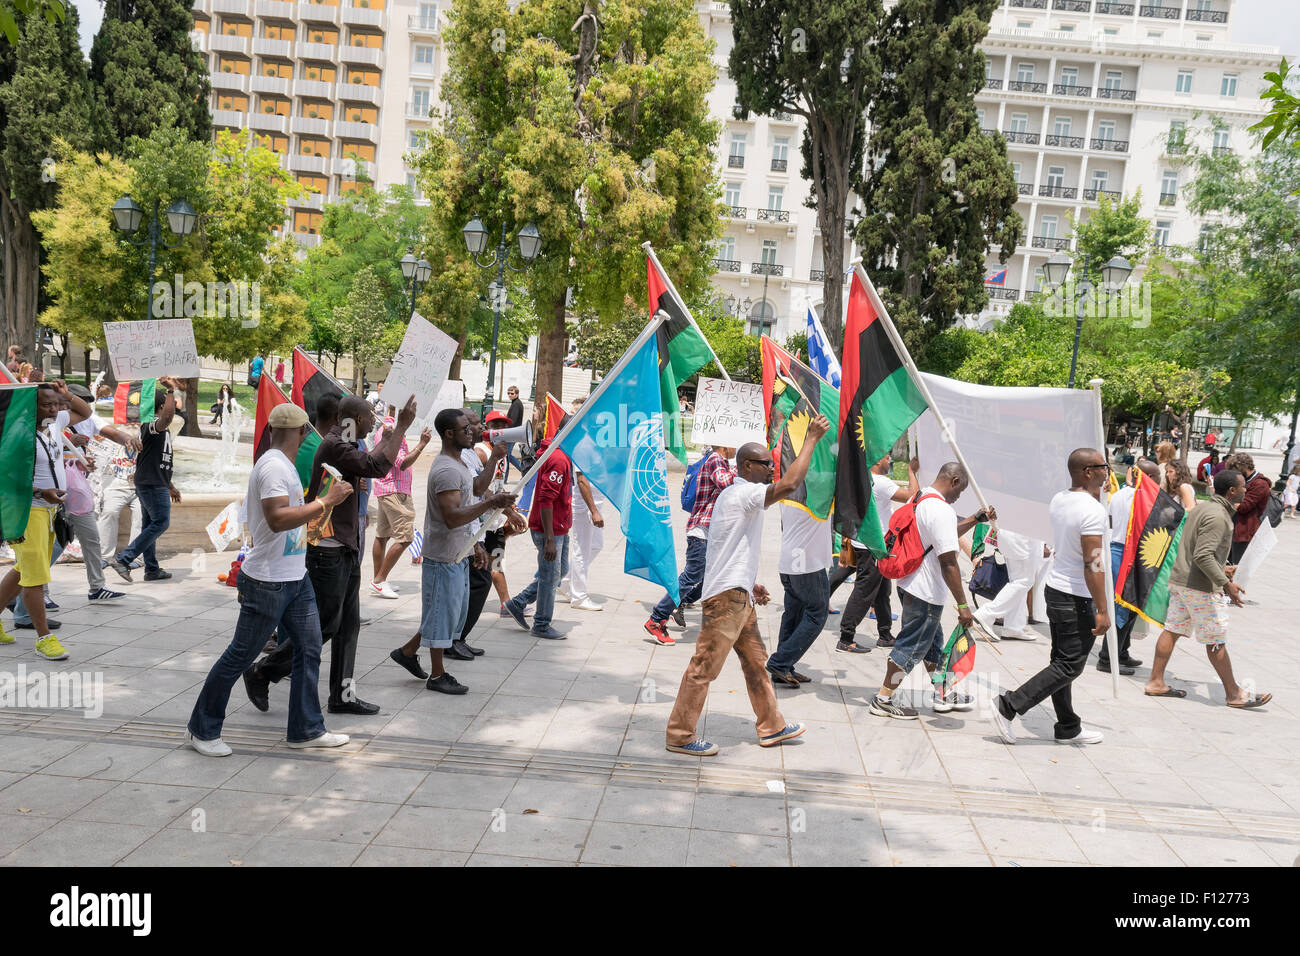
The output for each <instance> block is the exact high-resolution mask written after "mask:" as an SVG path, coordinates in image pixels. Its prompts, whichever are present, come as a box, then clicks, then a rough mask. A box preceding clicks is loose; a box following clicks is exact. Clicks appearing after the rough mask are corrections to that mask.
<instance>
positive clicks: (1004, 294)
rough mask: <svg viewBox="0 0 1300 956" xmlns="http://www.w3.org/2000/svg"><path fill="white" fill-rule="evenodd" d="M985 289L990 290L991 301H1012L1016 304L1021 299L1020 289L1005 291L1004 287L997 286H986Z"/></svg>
mask: <svg viewBox="0 0 1300 956" xmlns="http://www.w3.org/2000/svg"><path fill="white" fill-rule="evenodd" d="M985 288H987V289H988V290H989V298H990V299H1010V300H1011V301H1013V302H1014V301H1016V300H1017V299H1019V298H1020V290H1019V289H1004V288H1003V287H1002V286H996V285H991V286H985Z"/></svg>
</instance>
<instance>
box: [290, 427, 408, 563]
mask: <svg viewBox="0 0 1300 956" xmlns="http://www.w3.org/2000/svg"><path fill="white" fill-rule="evenodd" d="M326 464H328V465H333V466H334V467H335V468H337V469H338V470H339V473H340V474H341V475H343V480H344V481H346V482H347V483H348V484H350V485H351V486H352V494H351V495H350V496H349V497H348V498H347V499H346V500H345V501H344V502H343V503H342V504H340V505H339V506H338V507H337V508H335V509H334V510H333V512H331V514H330V523H331V524H332V525H333V526H334V540H335V541H337V542H339V544H342V545H344V546H345V547H349V548H351V549H352V550H353V551H356V550H358V548H359V547H360V539H361V534H360V531H359V530H358V529H359V526H360V524H361V521H360V516H361V479H362V478H382V477H384V475H386V474H388V473H389V472H390V471H392V470H393V463H392V462H391V461H389V460H388V459H387V458H385V457H384V456H383V455H381V454H380V453H379V452H377V451H372V452H367V451H362V450H361V449H360V448H358V447H357V444H356V442H354V441H348V440H345V439H344V438H343V426H342V425H335V426H334V427H333V428H331V429H330V430H329V433H328V434H327V435H326V436H325V437H324V438H322V439H321V443H320V447H319V448H317V449H316V457H315V458H314V459H312V466H311V484H310V485H309V486H308V487H307V497H306V500H307V501H315V500H316V495H317V493H319V491H320V478H321V465H326ZM309 547H310V546H309Z"/></svg>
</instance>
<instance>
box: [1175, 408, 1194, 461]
mask: <svg viewBox="0 0 1300 956" xmlns="http://www.w3.org/2000/svg"><path fill="white" fill-rule="evenodd" d="M1191 417H1192V413H1191V412H1189V411H1185V412H1183V413H1182V414H1181V415H1179V416H1178V431H1179V432H1181V433H1182V440H1181V441H1180V442H1179V443H1178V460H1179V461H1181V462H1182V463H1183V464H1184V465H1185V464H1187V454H1188V452H1190V451H1191V450H1192V434H1191V432H1190V431H1189V430H1188V425H1189V424H1190V419H1191Z"/></svg>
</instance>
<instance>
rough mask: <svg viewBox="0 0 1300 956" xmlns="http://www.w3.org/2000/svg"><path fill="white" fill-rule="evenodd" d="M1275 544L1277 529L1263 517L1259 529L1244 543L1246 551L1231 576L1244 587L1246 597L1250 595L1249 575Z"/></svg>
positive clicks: (1261, 562) (1262, 561) (1257, 567)
mask: <svg viewBox="0 0 1300 956" xmlns="http://www.w3.org/2000/svg"><path fill="white" fill-rule="evenodd" d="M1275 544H1277V531H1275V530H1274V528H1273V526H1272V525H1271V524H1269V523H1268V519H1267V518H1265V519H1264V520H1263V521H1261V522H1260V523H1259V530H1258V531H1256V532H1255V536H1254V537H1253V538H1251V539H1250V544H1248V545H1246V552H1245V553H1244V554H1243V555H1242V556H1241V560H1240V561H1238V562H1237V570H1236V571H1235V572H1234V573H1233V577H1232V579H1233V580H1234V581H1236V582H1237V583H1238V584H1240V585H1241V586H1242V587H1243V588H1246V596H1247V597H1249V596H1250V579H1251V576H1252V575H1254V573H1255V572H1256V571H1258V570H1259V566H1260V565H1261V564H1263V563H1264V559H1265V558H1267V557H1268V553H1269V552H1270V551H1272V550H1273V546H1274V545H1275Z"/></svg>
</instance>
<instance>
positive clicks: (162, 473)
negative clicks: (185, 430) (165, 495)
mask: <svg viewBox="0 0 1300 956" xmlns="http://www.w3.org/2000/svg"><path fill="white" fill-rule="evenodd" d="M157 424H158V423H157V422H149V423H148V424H147V425H141V426H140V445H141V448H140V452H139V454H137V455H136V457H135V486H136V487H137V488H166V487H167V486H168V485H170V484H171V483H172V433H171V431H170V430H169V429H166V428H164V429H163V430H162V433H161V434H159V433H158V432H156V431H154V429H155V427H157Z"/></svg>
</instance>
